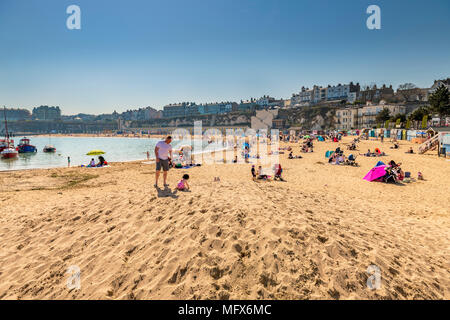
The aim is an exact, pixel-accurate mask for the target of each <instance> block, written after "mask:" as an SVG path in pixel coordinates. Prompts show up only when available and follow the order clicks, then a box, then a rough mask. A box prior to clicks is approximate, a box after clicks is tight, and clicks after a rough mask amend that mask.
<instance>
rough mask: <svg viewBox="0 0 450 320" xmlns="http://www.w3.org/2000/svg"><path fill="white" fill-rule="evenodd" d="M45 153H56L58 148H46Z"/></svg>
mask: <svg viewBox="0 0 450 320" xmlns="http://www.w3.org/2000/svg"><path fill="white" fill-rule="evenodd" d="M42 151H43V152H46V153H52V152H56V148H55V147H54V146H45V147H44V150H42Z"/></svg>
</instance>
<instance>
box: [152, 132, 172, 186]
mask: <svg viewBox="0 0 450 320" xmlns="http://www.w3.org/2000/svg"><path fill="white" fill-rule="evenodd" d="M171 142H172V137H171V136H168V137H167V138H166V139H165V140H162V141H159V142H158V143H157V144H156V146H155V159H156V174H155V188H157V187H158V179H159V174H160V172H161V168H162V169H163V180H164V187H167V186H168V184H167V172H168V171H169V161H170V160H171V159H172V146H171V145H170V143H171ZM169 155H170V157H169Z"/></svg>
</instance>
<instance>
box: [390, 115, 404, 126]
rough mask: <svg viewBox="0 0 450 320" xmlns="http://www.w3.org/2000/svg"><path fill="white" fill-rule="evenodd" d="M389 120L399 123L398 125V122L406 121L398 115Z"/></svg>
mask: <svg viewBox="0 0 450 320" xmlns="http://www.w3.org/2000/svg"><path fill="white" fill-rule="evenodd" d="M391 120H392V121H395V122H399V123H398V124H400V122H405V121H406V115H404V114H401V113H398V114H396V115H395V116H393V117H391Z"/></svg>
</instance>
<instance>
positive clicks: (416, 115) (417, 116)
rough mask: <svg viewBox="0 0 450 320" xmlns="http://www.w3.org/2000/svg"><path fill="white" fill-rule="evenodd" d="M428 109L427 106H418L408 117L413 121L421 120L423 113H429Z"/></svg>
mask: <svg viewBox="0 0 450 320" xmlns="http://www.w3.org/2000/svg"><path fill="white" fill-rule="evenodd" d="M429 114H430V111H429V108H428V107H420V108H418V109H416V110H414V111H413V112H412V113H411V114H410V115H409V117H408V119H409V120H414V121H422V119H423V117H424V116H425V115H429Z"/></svg>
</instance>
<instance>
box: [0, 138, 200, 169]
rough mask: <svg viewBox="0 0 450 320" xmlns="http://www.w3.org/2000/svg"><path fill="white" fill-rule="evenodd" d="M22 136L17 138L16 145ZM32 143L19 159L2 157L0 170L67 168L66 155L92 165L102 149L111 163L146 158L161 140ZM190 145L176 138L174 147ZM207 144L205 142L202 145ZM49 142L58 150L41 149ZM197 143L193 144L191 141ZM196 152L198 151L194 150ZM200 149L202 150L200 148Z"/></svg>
mask: <svg viewBox="0 0 450 320" xmlns="http://www.w3.org/2000/svg"><path fill="white" fill-rule="evenodd" d="M21 138H22V137H14V141H15V143H16V144H17V143H18V142H19V140H20V139H21ZM29 138H30V140H31V142H30V143H31V144H32V145H34V146H36V148H37V150H38V152H37V153H32V154H29V153H28V154H27V153H25V154H19V157H18V158H16V159H10V160H4V159H0V171H8V170H23V169H41V168H56V167H67V158H68V157H70V164H71V166H80V165H82V164H83V165H87V164H89V162H90V160H91V159H92V158H94V159H95V160H96V162H98V159H97V158H98V157H93V156H87V155H86V153H88V152H89V151H91V150H97V149H100V150H102V151H104V152H105V154H104V155H103V157H104V158H105V159H106V161H108V162H125V161H136V160H146V159H147V152H149V156H150V158H154V155H155V154H154V150H155V145H156V143H157V142H158V141H160V139H153V138H116V137H114V138H112V137H51V138H49V137H43V136H40V137H29ZM186 144H190V143H189V141H181V140H174V141H172V147H173V149H174V150H176V149H178V148H180V147H181V146H183V145H186ZM206 144H207V142H206V141H204V142H202V146H205V145H206ZM46 145H53V146H54V147H55V148H56V152H55V153H44V152H43V151H42V150H43V149H44V147H45V146H46ZM192 145H193V146H195V144H194V143H192ZM193 152H195V153H197V152H199V150H193ZM200 152H201V151H200Z"/></svg>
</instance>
